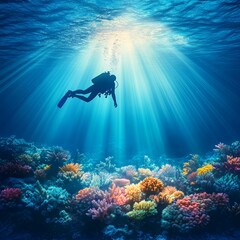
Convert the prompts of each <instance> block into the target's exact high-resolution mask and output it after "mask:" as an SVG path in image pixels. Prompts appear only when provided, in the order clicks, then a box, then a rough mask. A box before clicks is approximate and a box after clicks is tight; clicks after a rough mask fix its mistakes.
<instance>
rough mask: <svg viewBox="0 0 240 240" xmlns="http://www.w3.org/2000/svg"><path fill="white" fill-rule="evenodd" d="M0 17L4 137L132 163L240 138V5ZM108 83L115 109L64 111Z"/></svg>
mask: <svg viewBox="0 0 240 240" xmlns="http://www.w3.org/2000/svg"><path fill="white" fill-rule="evenodd" d="M0 16H1V28H0V34H1V40H0V61H1V66H2V67H1V71H0V78H1V81H0V84H1V85H0V97H1V102H0V111H1V117H0V126H1V129H0V133H1V135H2V136H10V135H16V136H17V137H20V138H24V139H26V140H27V141H34V142H37V143H45V144H50V145H61V146H64V147H67V148H70V149H76V148H78V149H79V150H80V151H81V152H95V153H96V154H103V155H105V156H106V155H118V156H120V155H121V156H122V157H125V156H132V155H134V154H138V153H139V152H141V153H145V154H152V155H155V156H159V155H161V154H166V155H169V156H175V157H179V156H184V155H186V154H188V153H190V152H191V153H196V152H197V153H203V152H206V151H209V150H211V149H212V146H213V145H214V144H217V143H219V142H225V143H231V142H233V141H235V140H236V139H238V138H239V133H240V125H239V90H240V83H239V71H240V70H239V69H240V66H239V65H240V61H239V58H240V20H239V16H240V6H239V1H237V0H235V1H234V0H225V1H222V0H221V1H219V0H218V1H194V0H193V1H148V0H144V1H134V0H133V1H77V0H76V1H74V0H72V1H63V0H59V1H48V0H41V1H40V0H39V1H38V0H34V1H30V0H29V1H27V0H26V1H20V0H19V1H18V0H15V1H1V4H0ZM105 71H110V72H111V73H112V74H115V75H116V77H117V81H118V87H117V88H116V90H115V92H116V97H117V101H118V107H117V108H116V109H115V108H114V106H113V102H112V100H111V97H108V98H107V99H104V97H102V98H100V99H99V98H98V97H97V98H95V99H94V100H93V101H92V102H89V103H85V102H82V101H80V100H79V99H68V100H67V102H66V103H65V105H64V106H63V107H62V109H59V108H57V103H58V101H59V100H60V98H61V97H62V96H63V95H64V94H65V93H66V91H67V90H76V89H85V88H87V87H88V86H90V85H91V79H92V78H94V77H95V76H97V75H99V74H100V73H102V72H105Z"/></svg>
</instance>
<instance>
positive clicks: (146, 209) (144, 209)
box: [127, 200, 157, 220]
mask: <svg viewBox="0 0 240 240" xmlns="http://www.w3.org/2000/svg"><path fill="white" fill-rule="evenodd" d="M156 207H157V205H156V203H155V202H153V201H145V200H143V201H141V202H139V203H134V205H133V211H130V212H128V213H127V215H128V216H129V217H130V218H133V219H136V220H142V219H144V218H146V217H149V216H153V215H156V214H157V209H156Z"/></svg>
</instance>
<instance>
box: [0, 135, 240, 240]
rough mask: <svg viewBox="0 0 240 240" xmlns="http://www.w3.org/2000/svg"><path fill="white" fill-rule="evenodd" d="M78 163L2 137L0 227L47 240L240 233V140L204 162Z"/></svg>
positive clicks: (59, 152) (78, 158) (58, 151)
mask: <svg viewBox="0 0 240 240" xmlns="http://www.w3.org/2000/svg"><path fill="white" fill-rule="evenodd" d="M71 156H72V155H71V154H70V152H68V151H66V150H64V149H62V148H61V147H46V146H44V147H41V146H35V145H34V144H30V143H26V142H25V141H24V140H18V139H16V138H15V137H10V138H0V179H1V182H0V210H1V215H0V220H1V221H2V222H4V221H8V222H9V223H11V224H12V225H13V226H15V225H16V227H14V231H19V230H18V229H27V228H28V226H30V227H29V229H30V228H32V229H34V230H33V231H32V232H31V234H33V233H34V231H36V230H35V228H33V226H32V225H36V226H38V227H39V228H41V229H44V232H46V234H45V233H44V234H43V235H41V239H49V238H48V237H49V236H51V237H53V238H56V239H80V238H81V239H91V237H92V239H167V237H168V235H169V236H179V237H183V238H184V237H185V236H187V235H182V234H190V232H192V233H194V234H195V233H206V234H207V233H208V232H209V231H211V230H212V228H214V229H213V230H214V231H215V229H217V228H218V227H219V229H222V227H226V229H227V230H228V229H232V228H235V227H236V228H237V227H238V228H239V217H240V207H239V201H240V195H239V190H240V179H239V177H240V176H239V159H240V142H239V141H236V142H234V143H232V144H231V145H226V144H222V143H221V144H218V145H216V149H215V150H214V152H213V153H209V154H208V155H207V156H205V157H204V158H200V156H198V155H191V159H190V160H189V157H187V158H181V159H180V160H179V159H178V161H177V160H176V159H169V158H166V157H163V156H162V157H160V158H158V159H152V157H151V158H150V157H149V156H147V155H141V156H140V155H138V156H137V157H134V158H133V159H134V161H135V162H136V165H126V166H123V165H120V163H118V167H116V165H115V164H114V163H113V157H107V158H106V159H105V160H104V161H101V162H100V163H99V164H96V163H97V162H98V161H99V159H98V158H94V159H92V158H89V159H88V158H87V156H86V155H83V154H80V153H79V152H77V154H75V156H74V155H73V156H74V157H73V158H72V157H71ZM186 159H187V160H186ZM119 162H121V163H124V161H119ZM135 162H134V163H135ZM156 163H157V164H156ZM170 163H171V164H170ZM182 166H183V169H182ZM83 169H84V171H83ZM22 223H24V224H22ZM32 223H34V224H32ZM216 231H217V230H216ZM219 231H220V230H219ZM56 234H57V235H56ZM91 234H92V235H91ZM90 235H91V236H90ZM4 236H5V235H4ZM20 236H21V235H19V236H18V238H19V239H20V238H21V237H20ZM31 237H32V239H35V238H34V237H35V236H31ZM6 239H15V238H14V236H13V237H12V238H11V237H6ZM23 239H24V238H23ZM28 239H31V238H28ZM36 239H37V238H36ZM181 239H182V238H181Z"/></svg>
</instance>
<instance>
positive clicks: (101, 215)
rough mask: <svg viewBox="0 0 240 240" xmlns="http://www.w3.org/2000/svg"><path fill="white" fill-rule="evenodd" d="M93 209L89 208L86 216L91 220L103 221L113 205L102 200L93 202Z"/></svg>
mask: <svg viewBox="0 0 240 240" xmlns="http://www.w3.org/2000/svg"><path fill="white" fill-rule="evenodd" d="M92 204H93V206H94V207H93V208H90V209H89V210H88V212H87V213H86V215H87V216H89V217H91V218H92V219H98V220H101V221H102V220H104V219H105V218H106V217H108V215H109V214H110V211H111V209H112V208H113V204H112V203H110V202H108V201H107V200H106V199H103V200H97V201H96V200H93V201H92Z"/></svg>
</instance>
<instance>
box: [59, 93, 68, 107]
mask: <svg viewBox="0 0 240 240" xmlns="http://www.w3.org/2000/svg"><path fill="white" fill-rule="evenodd" d="M70 92H71V91H68V92H67V93H66V94H65V95H64V96H63V97H62V98H61V100H60V101H59V103H58V105H57V106H58V107H59V108H61V107H62V106H63V105H64V103H65V102H66V101H67V99H68V97H69V95H70Z"/></svg>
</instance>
